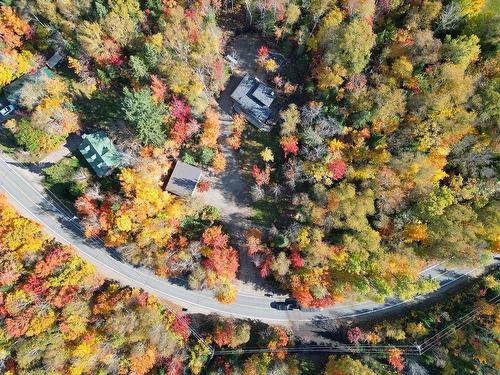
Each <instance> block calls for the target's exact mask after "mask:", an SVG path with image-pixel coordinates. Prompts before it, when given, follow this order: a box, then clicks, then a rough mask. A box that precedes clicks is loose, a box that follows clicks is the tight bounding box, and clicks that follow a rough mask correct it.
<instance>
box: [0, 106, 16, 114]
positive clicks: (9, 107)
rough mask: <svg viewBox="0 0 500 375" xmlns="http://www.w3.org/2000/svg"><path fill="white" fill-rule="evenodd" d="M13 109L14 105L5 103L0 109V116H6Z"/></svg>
mask: <svg viewBox="0 0 500 375" xmlns="http://www.w3.org/2000/svg"><path fill="white" fill-rule="evenodd" d="M13 110H14V106H13V105H12V104H7V105H6V106H5V107H3V108H2V109H0V114H2V116H4V117H7V116H8V115H9V114H11V113H12V111H13Z"/></svg>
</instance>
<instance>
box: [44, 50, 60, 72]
mask: <svg viewBox="0 0 500 375" xmlns="http://www.w3.org/2000/svg"><path fill="white" fill-rule="evenodd" d="M63 58H64V54H63V53H62V52H60V51H56V52H55V53H54V54H53V55H52V56H51V57H50V59H48V60H47V63H46V65H47V66H48V67H49V69H54V67H55V66H56V65H57V64H59V62H60V61H61V60H62V59H63Z"/></svg>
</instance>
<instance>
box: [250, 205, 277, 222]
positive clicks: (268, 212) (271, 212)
mask: <svg viewBox="0 0 500 375" xmlns="http://www.w3.org/2000/svg"><path fill="white" fill-rule="evenodd" d="M251 208H252V216H251V218H250V219H251V220H252V221H253V222H255V223H256V224H260V225H265V226H269V225H271V224H273V223H275V222H277V221H279V218H280V216H281V210H280V206H279V202H273V201H269V200H265V199H263V200H259V201H256V202H253V203H252V204H251Z"/></svg>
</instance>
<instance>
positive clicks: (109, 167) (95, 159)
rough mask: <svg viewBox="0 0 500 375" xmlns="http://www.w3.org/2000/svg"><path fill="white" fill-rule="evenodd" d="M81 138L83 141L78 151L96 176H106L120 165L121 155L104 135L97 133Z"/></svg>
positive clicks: (100, 132) (101, 132)
mask: <svg viewBox="0 0 500 375" xmlns="http://www.w3.org/2000/svg"><path fill="white" fill-rule="evenodd" d="M82 138H83V141H82V143H80V146H78V150H79V151H80V153H81V154H82V155H83V157H84V158H85V160H87V162H88V163H89V164H90V166H91V167H92V169H93V170H94V172H95V173H96V175H97V176H99V177H104V176H108V175H109V174H111V172H113V170H114V169H115V168H117V167H120V166H121V165H122V163H123V159H122V155H121V153H120V152H119V151H118V150H117V149H116V147H115V145H114V144H113V142H111V139H109V138H108V136H107V135H106V133H104V132H103V131H98V132H96V133H91V134H84V135H82Z"/></svg>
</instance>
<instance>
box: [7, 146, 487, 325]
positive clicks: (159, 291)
mask: <svg viewBox="0 0 500 375" xmlns="http://www.w3.org/2000/svg"><path fill="white" fill-rule="evenodd" d="M0 191H3V192H5V193H6V195H7V197H8V199H9V201H10V202H11V203H12V205H13V206H14V207H16V208H17V209H18V210H19V211H20V212H21V213H22V214H23V215H25V216H27V217H30V218H32V219H34V220H36V221H38V222H39V223H41V224H42V225H43V226H44V228H45V230H46V232H47V233H48V234H50V235H52V236H54V237H55V238H56V239H57V240H58V241H60V242H61V243H63V244H69V245H72V246H73V247H74V248H75V249H76V250H77V251H78V253H79V254H80V255H81V256H82V257H83V258H85V259H86V260H88V261H89V262H91V263H93V264H94V265H95V266H96V268H97V270H98V271H99V272H101V273H102V274H104V275H105V276H106V277H109V278H112V279H116V280H118V281H120V282H122V283H124V284H127V285H131V286H134V287H138V288H143V289H144V290H146V291H148V292H150V293H152V294H155V295H157V296H158V297H160V298H164V299H168V300H169V301H172V302H173V303H176V304H178V305H180V306H182V307H186V308H188V310H189V312H192V313H204V314H207V313H211V312H214V313H219V314H222V315H226V316H233V317H240V318H251V319H258V320H262V321H265V322H269V323H273V322H274V323H288V324H290V325H298V324H300V323H301V322H310V321H313V320H317V319H331V318H339V317H355V316H359V315H366V314H370V313H374V312H378V313H380V312H381V310H386V309H396V308H398V306H401V305H402V304H404V302H401V301H398V300H391V301H388V302H387V303H386V304H382V305H381V304H376V303H373V302H361V303H356V302H346V303H342V304H338V305H336V306H335V307H333V308H331V309H328V310H323V311H321V312H320V313H318V312H303V311H290V312H288V311H278V310H275V309H272V308H270V303H271V302H272V301H275V300H282V299H280V298H277V297H269V296H264V295H256V294H250V293H248V294H245V293H239V295H238V297H237V300H236V302H235V303H234V304H232V305H224V304H220V303H218V302H217V301H216V300H215V299H214V298H213V296H212V292H211V291H193V290H187V289H186V288H185V287H183V286H182V285H176V284H173V283H172V282H169V281H167V280H165V279H161V278H159V277H157V276H155V275H154V274H153V273H152V272H151V271H149V270H147V269H143V268H136V267H133V266H131V265H129V264H127V263H123V262H121V261H119V260H118V259H116V258H114V257H112V256H111V255H110V251H109V249H106V248H105V247H104V246H103V245H102V242H100V241H99V240H97V239H85V238H84V237H83V236H82V232H81V228H80V227H79V225H78V224H77V223H76V222H74V221H72V220H71V219H70V216H68V214H67V213H66V212H65V211H64V208H63V207H59V206H58V205H57V204H56V203H52V201H50V200H48V199H47V198H46V196H45V194H44V193H43V189H42V187H41V185H40V183H39V176H38V177H37V176H36V175H34V174H33V173H31V172H29V171H27V170H26V169H23V168H21V167H19V166H17V163H16V162H15V161H13V160H12V159H10V158H9V157H7V156H6V155H4V154H0ZM444 266H445V264H437V265H433V266H432V267H429V268H428V269H426V270H424V272H423V273H422V274H423V275H427V276H431V277H435V278H438V279H439V280H440V281H441V283H442V289H441V290H444V289H446V288H447V287H449V286H450V285H451V284H453V283H457V282H459V280H463V279H464V276H465V275H475V274H478V273H479V272H480V271H481V268H472V269H463V270H460V269H446V268H444Z"/></svg>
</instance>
